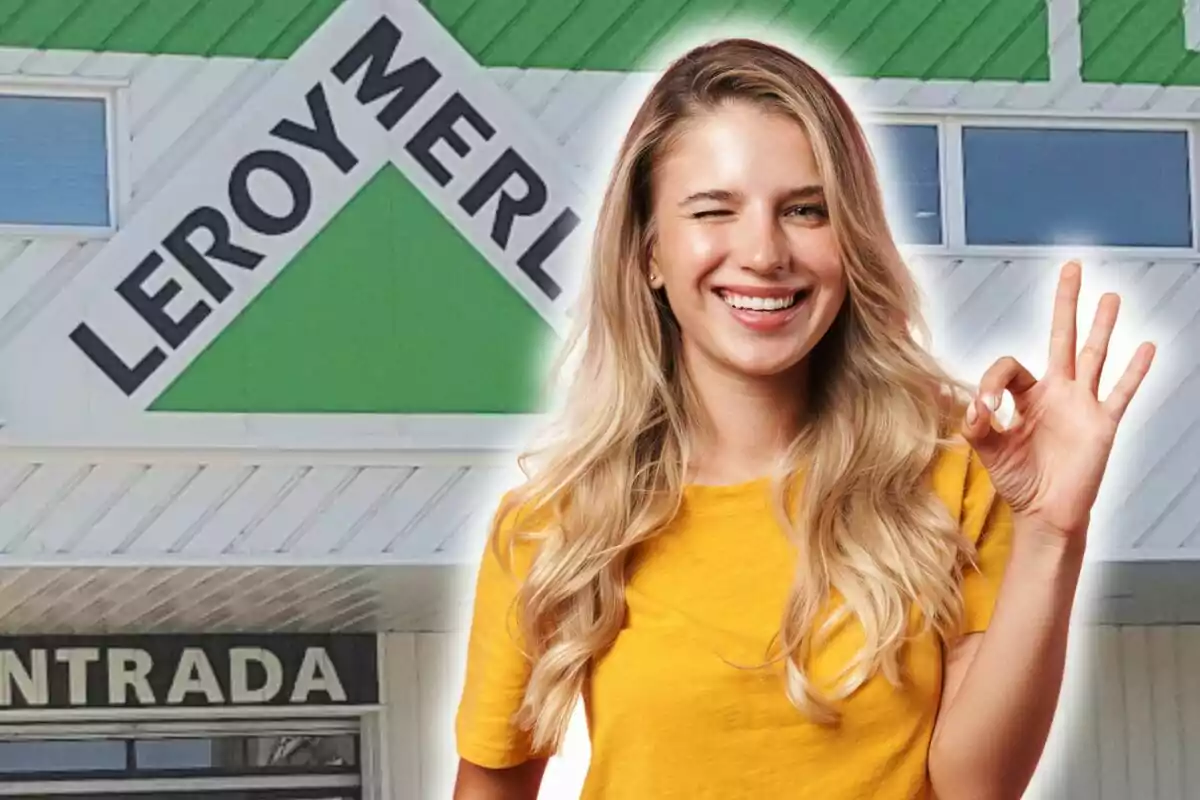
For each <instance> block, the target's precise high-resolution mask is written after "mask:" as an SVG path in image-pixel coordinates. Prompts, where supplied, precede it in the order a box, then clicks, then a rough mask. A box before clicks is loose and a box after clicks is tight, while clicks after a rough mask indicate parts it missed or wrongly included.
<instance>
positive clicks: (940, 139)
mask: <svg viewBox="0 0 1200 800" xmlns="http://www.w3.org/2000/svg"><path fill="white" fill-rule="evenodd" d="M862 121H863V124H864V126H866V127H879V126H884V125H890V126H894V127H900V126H905V125H907V126H910V127H921V128H933V129H934V131H935V133H936V136H937V167H938V217H939V220H938V222H939V225H940V231H939V233H940V236H939V238H940V239H941V242H940V243H938V244H906V243H904V242H899V244H900V246H901V247H904V248H908V247H921V248H925V249H926V250H927V251H931V252H942V251H943V250H944V249H945V248H946V247H947V246H948V243H949V241H950V224H949V217H950V216H952V215H950V214H947V213H946V211H947V209H948V208H949V206H948V205H947V204H948V202H949V200H950V197H949V192H948V188H949V187H948V183H949V182H948V181H947V180H946V169H947V163H948V162H947V161H946V146H947V141H946V140H947V134H946V127H947V126H946V121H945V118H944V117H943V116H942V115H937V116H935V115H932V114H930V115H921V114H875V113H869V114H863V118H862ZM871 152H872V156H874V157H875V158H876V159H878V158H879V156H880V155H881V153H880V152H878V151H877V150H875V149H874V148H872V151H871Z"/></svg>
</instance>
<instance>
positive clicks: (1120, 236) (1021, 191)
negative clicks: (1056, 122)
mask: <svg viewBox="0 0 1200 800" xmlns="http://www.w3.org/2000/svg"><path fill="white" fill-rule="evenodd" d="M962 133H963V140H962V150H963V194H964V198H965V205H966V243H967V244H969V245H1060V244H1083V245H1094V246H1110V247H1119V246H1125V247H1191V246H1192V244H1193V242H1192V222H1191V220H1192V208H1191V200H1190V194H1191V193H1190V189H1189V187H1190V172H1191V165H1190V164H1189V157H1188V138H1187V133H1186V131H1183V130H1178V131H1150V130H1089V129H1067V128H1059V129H1053V128H1004V127H964V128H963V132H962Z"/></svg>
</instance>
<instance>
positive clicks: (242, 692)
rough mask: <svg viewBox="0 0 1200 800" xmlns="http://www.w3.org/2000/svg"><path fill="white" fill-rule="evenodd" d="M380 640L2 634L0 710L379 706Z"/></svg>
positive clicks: (369, 637) (368, 637) (352, 637)
mask: <svg viewBox="0 0 1200 800" xmlns="http://www.w3.org/2000/svg"><path fill="white" fill-rule="evenodd" d="M378 683H379V681H378V667H377V663H376V652H375V637H374V636H372V635H369V634H366V635H357V634H356V635H330V636H321V635H297V636H283V635H279V636H275V635H271V636H249V635H227V636H182V635H152V636H87V637H75V636H21V637H0V709H28V708H151V707H167V708H169V707H173V706H261V705H284V706H339V705H359V704H370V703H375V702H377V701H378V699H379V688H378Z"/></svg>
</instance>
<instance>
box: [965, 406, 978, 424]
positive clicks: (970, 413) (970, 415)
mask: <svg viewBox="0 0 1200 800" xmlns="http://www.w3.org/2000/svg"><path fill="white" fill-rule="evenodd" d="M978 417H979V412H978V411H976V410H975V401H974V400H972V401H971V402H970V403H969V404H968V405H967V424H968V425H974V424H975V420H976V419H978Z"/></svg>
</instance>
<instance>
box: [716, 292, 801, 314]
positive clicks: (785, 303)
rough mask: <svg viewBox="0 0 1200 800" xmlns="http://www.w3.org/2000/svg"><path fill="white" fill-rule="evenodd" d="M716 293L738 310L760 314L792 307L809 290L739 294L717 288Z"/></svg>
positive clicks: (728, 304)
mask: <svg viewBox="0 0 1200 800" xmlns="http://www.w3.org/2000/svg"><path fill="white" fill-rule="evenodd" d="M716 293H717V295H718V296H719V297H720V298H721V299H722V300H723V301H724V302H725V305H727V306H729V307H730V308H734V309H737V310H738V311H756V312H758V313H760V314H770V313H773V312H777V311H786V310H788V309H789V308H792V307H793V306H795V305H796V304H797V303H799V302H800V301H802V300H804V298H806V297H807V296H808V294H809V290H808V289H798V290H796V291H795V292H792V293H791V294H782V295H781V294H775V295H772V296H763V295H748V294H738V293H736V292H731V291H728V290H725V289H717V290H716Z"/></svg>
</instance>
